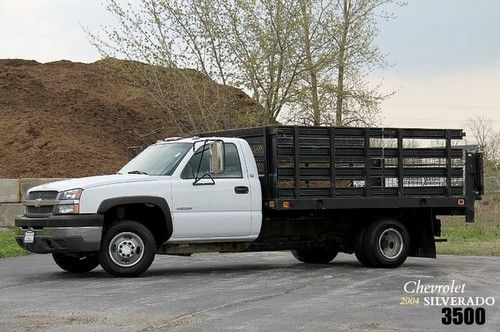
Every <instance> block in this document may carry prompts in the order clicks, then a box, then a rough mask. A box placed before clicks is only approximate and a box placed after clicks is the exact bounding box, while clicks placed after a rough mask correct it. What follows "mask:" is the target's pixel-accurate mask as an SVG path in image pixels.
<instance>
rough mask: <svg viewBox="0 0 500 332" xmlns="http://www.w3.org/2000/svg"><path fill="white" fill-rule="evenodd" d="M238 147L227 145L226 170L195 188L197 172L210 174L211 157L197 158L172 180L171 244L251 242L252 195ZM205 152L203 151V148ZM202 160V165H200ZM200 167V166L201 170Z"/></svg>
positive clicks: (204, 154) (232, 144)
mask: <svg viewBox="0 0 500 332" xmlns="http://www.w3.org/2000/svg"><path fill="white" fill-rule="evenodd" d="M237 144H238V143H236V144H235V143H224V151H225V152H224V154H225V167H224V168H225V170H224V172H223V173H221V174H217V175H212V177H213V181H212V180H211V179H210V178H209V177H206V178H204V179H202V180H201V181H199V182H198V183H197V184H193V182H194V179H195V176H194V175H195V174H194V173H195V171H196V170H197V169H198V167H200V173H199V174H205V173H206V172H207V171H208V170H209V162H210V160H209V159H210V156H209V154H208V153H203V154H201V153H198V154H194V155H193V156H192V157H191V158H190V160H189V161H188V162H187V164H185V166H184V167H183V169H182V171H181V172H180V174H179V172H176V173H178V175H177V176H173V178H172V199H173V208H172V214H173V234H172V238H171V241H175V240H180V241H188V240H191V239H202V240H203V239H204V240H209V239H213V240H224V239H227V240H237V239H245V238H248V237H249V235H250V231H251V226H252V212H251V210H252V195H251V192H250V185H249V184H250V183H249V179H248V174H247V171H246V168H245V167H242V166H244V165H242V163H241V161H242V160H244V159H243V155H242V154H241V148H240V147H239V146H238V145H239V144H238V145H237ZM200 149H201V148H200ZM200 159H201V165H200ZM199 165H200V166H199Z"/></svg>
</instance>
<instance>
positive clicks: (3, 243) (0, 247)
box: [0, 229, 29, 258]
mask: <svg viewBox="0 0 500 332" xmlns="http://www.w3.org/2000/svg"><path fill="white" fill-rule="evenodd" d="M14 236H15V232H14V230H12V229H0V258H3V257H12V256H23V255H27V254H29V252H28V251H26V250H24V249H22V248H21V247H20V246H19V245H18V244H17V242H16V240H15V239H14Z"/></svg>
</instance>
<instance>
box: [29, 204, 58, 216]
mask: <svg viewBox="0 0 500 332" xmlns="http://www.w3.org/2000/svg"><path fill="white" fill-rule="evenodd" d="M53 209H54V205H43V206H32V205H27V206H26V213H27V214H51V213H52V210H53Z"/></svg>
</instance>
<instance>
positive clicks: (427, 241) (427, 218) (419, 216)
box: [352, 209, 436, 258]
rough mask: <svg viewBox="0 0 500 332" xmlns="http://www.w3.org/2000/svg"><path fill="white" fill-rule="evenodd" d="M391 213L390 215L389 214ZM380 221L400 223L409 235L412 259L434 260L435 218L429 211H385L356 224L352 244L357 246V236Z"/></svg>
mask: <svg viewBox="0 0 500 332" xmlns="http://www.w3.org/2000/svg"><path fill="white" fill-rule="evenodd" d="M391 212H392V213H391ZM381 219H392V220H396V221H399V222H401V223H402V224H403V225H404V226H405V227H406V229H407V231H408V234H409V235H410V253H409V256H414V257H430V258H436V245H435V241H434V234H435V230H434V228H435V224H436V221H435V220H436V218H435V215H434V214H433V212H432V210H430V209H423V210H413V209H409V210H407V211H405V210H403V211H401V210H400V211H398V210H395V211H386V213H381V214H378V215H377V214H374V215H372V216H371V217H368V218H367V219H366V220H364V221H363V222H360V223H358V224H357V229H356V231H355V233H353V234H355V236H354V238H353V242H352V243H353V244H354V245H356V244H357V236H360V235H361V232H362V231H363V229H364V228H365V227H367V226H368V225H369V224H370V223H372V222H375V221H377V220H381Z"/></svg>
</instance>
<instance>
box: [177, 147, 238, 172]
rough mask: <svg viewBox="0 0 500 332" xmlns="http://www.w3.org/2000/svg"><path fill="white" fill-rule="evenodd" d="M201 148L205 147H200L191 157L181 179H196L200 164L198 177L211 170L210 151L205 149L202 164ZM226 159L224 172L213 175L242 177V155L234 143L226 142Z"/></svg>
mask: <svg viewBox="0 0 500 332" xmlns="http://www.w3.org/2000/svg"><path fill="white" fill-rule="evenodd" d="M201 149H203V147H200V148H199V149H198V150H197V151H196V152H197V153H196V154H194V155H193V156H192V157H191V159H189V162H188V163H187V164H186V167H184V169H183V170H182V173H181V179H194V178H195V172H196V170H197V169H198V166H199V167H200V172H199V174H198V177H201V176H202V175H204V174H206V173H207V172H209V170H210V152H209V151H208V149H207V150H205V152H204V153H203V159H202V160H201V165H200V158H201V156H202V153H201ZM224 159H225V167H224V172H223V173H220V174H212V177H213V178H214V179H216V178H219V179H220V178H242V177H243V174H242V172H241V163H240V157H239V155H238V149H237V148H236V145H234V144H233V143H224Z"/></svg>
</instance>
